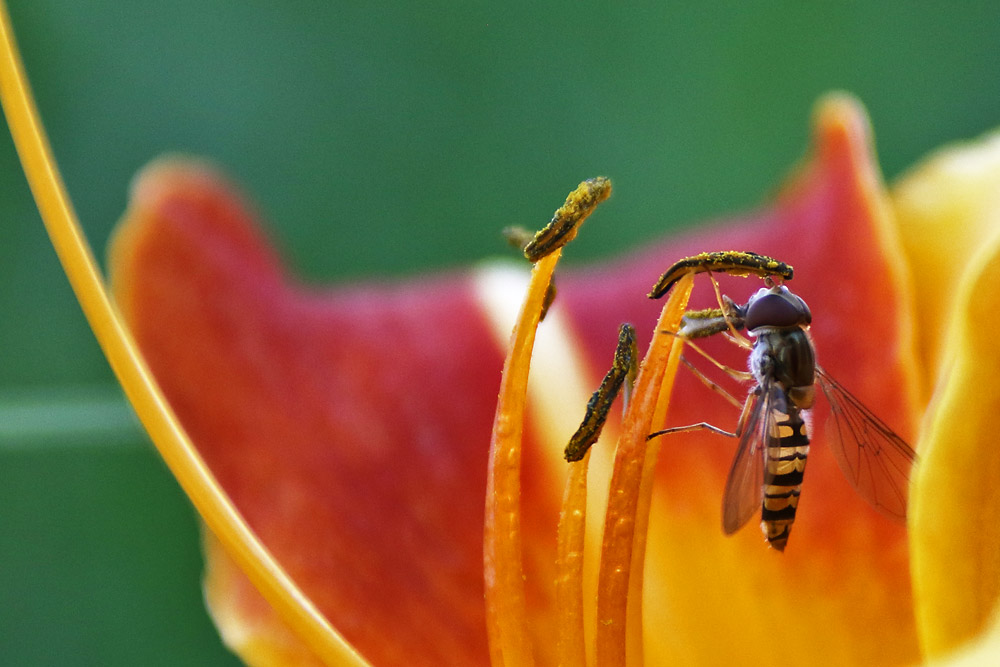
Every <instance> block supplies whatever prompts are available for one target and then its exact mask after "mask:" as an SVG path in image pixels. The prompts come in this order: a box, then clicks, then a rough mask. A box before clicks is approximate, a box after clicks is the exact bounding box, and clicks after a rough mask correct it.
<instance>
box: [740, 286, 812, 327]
mask: <svg viewBox="0 0 1000 667" xmlns="http://www.w3.org/2000/svg"><path fill="white" fill-rule="evenodd" d="M810 322H812V314H811V313H810V312H809V306H807V305H806V302H805V301H803V300H802V299H800V298H799V297H797V296H796V295H794V294H792V293H791V292H789V291H788V290H787V289H785V288H782V289H781V291H768V292H767V293H765V294H759V295H754V298H753V299H751V300H750V303H749V304H747V315H746V320H745V326H746V328H747V330H748V331H754V330H755V329H758V328H760V327H776V328H791V327H798V326H805V325H807V324H809V323H810Z"/></svg>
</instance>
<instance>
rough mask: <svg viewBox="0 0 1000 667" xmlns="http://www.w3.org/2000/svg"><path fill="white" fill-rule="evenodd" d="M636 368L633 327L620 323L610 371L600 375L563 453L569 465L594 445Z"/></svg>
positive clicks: (636, 359)
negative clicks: (619, 394) (598, 384)
mask: <svg viewBox="0 0 1000 667" xmlns="http://www.w3.org/2000/svg"><path fill="white" fill-rule="evenodd" d="M637 365H638V350H637V349H636V345H635V327H633V326H632V325H631V324H623V325H622V326H621V329H619V330H618V345H617V347H615V360H614V362H613V363H612V365H611V370H609V371H608V374H607V375H605V376H604V379H603V380H602V381H601V386H600V387H598V388H597V391H595V392H594V394H593V396H591V397H590V400H589V401H587V411H586V413H585V414H584V416H583V422H582V423H581V424H580V428H578V429H577V430H576V433H574V434H573V437H571V438H570V439H569V444H568V445H566V450H565V452H564V454H565V456H566V460H567V461H570V462H573V461H579V460H580V459H582V458H583V456H584V454H586V453H587V450H588V449H590V447H591V445H593V444H594V443H595V442H597V438H598V436H600V435H601V430H602V429H603V428H604V423H605V422H606V421H607V420H608V413H609V412H610V411H611V405H612V403H614V400H615V397H616V396H618V392H619V391H620V390H621V388H622V384H624V382H625V380H626V378H629V377H632V378H633V379H634V376H635V368H636V366H637Z"/></svg>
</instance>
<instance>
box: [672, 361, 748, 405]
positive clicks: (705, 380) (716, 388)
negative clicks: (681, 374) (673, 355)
mask: <svg viewBox="0 0 1000 667" xmlns="http://www.w3.org/2000/svg"><path fill="white" fill-rule="evenodd" d="M681 362H682V363H683V364H684V365H685V366H687V367H688V370H689V371H691V374H692V375H694V376H695V377H696V378H698V379H699V380H701V383H702V384H703V385H705V386H706V387H708V388H709V389H711V390H712V391H714V392H715V393H717V394H719V395H720V396H722V397H723V398H724V399H726V400H727V401H729V402H730V403H732V404H733V405H734V406H736V407H737V408H740V407H742V406H743V404H742V403H740V401H739V399H737V398H736V397H735V396H733V395H732V394H730V393H729V392H728V391H726V390H725V389H723V388H722V387H721V386H719V385H718V384H717V383H716V382H713V381H712V379H711V378H709V377H708V376H707V375H705V374H704V373H702V372H701V371H700V370H699V369H698V367H697V366H695V365H694V364H692V363H691V362H690V361H688V359H687V357H683V356H682V357H681ZM730 370H732V369H730Z"/></svg>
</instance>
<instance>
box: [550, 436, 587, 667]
mask: <svg viewBox="0 0 1000 667" xmlns="http://www.w3.org/2000/svg"><path fill="white" fill-rule="evenodd" d="M589 465H590V450H589V449H587V450H586V451H585V452H584V453H583V457H582V458H581V459H580V460H578V461H576V462H574V463H571V464H570V466H569V475H568V476H567V478H566V490H565V491H564V492H563V501H562V510H561V511H560V513H559V531H558V537H557V541H556V581H555V597H556V601H555V604H556V615H557V617H556V624H557V626H558V628H559V636H558V637H557V638H556V656H557V658H558V660H559V665H564V666H567V667H568V666H569V665H585V664H586V654H587V644H586V639H585V636H584V623H583V554H584V545H585V538H586V528H587V467H588V466H589Z"/></svg>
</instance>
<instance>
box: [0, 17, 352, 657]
mask: <svg viewBox="0 0 1000 667" xmlns="http://www.w3.org/2000/svg"><path fill="white" fill-rule="evenodd" d="M0 33H2V35H0V50H2V51H0V99H2V102H3V109H4V113H5V114H6V116H7V123H8V125H9V126H10V131H11V134H12V135H13V138H14V144H15V145H16V147H17V152H18V155H19V156H20V158H21V164H22V165H23V167H24V173H25V175H26V176H27V179H28V183H29V185H30V186H31V191H32V193H33V194H34V197H35V202H36V203H37V205H38V210H39V212H40V213H41V216H42V220H43V221H44V223H45V227H46V229H47V230H48V233H49V238H50V239H51V241H52V245H53V246H54V247H55V250H56V254H57V255H58V256H59V261H60V262H62V265H63V268H64V270H65V271H66V276H67V277H68V278H69V282H70V284H71V285H72V287H73V290H74V292H75V293H76V296H77V299H78V300H79V301H80V306H81V307H82V308H83V312H84V314H85V315H86V317H87V320H88V321H89V323H90V326H91V328H92V329H93V331H94V335H95V336H96V337H97V341H98V343H100V345H101V348H102V349H103V350H104V354H105V356H107V359H108V362H109V363H110V365H111V368H112V370H114V372H115V375H116V376H117V377H118V381H119V382H120V383H121V385H122V388H123V389H124V390H125V394H126V396H128V399H129V401H131V403H132V406H133V407H134V408H135V411H136V413H137V414H138V415H139V418H140V419H141V420H142V423H143V426H145V428H146V431H147V432H148V433H149V435H150V438H151V439H152V440H153V443H154V444H155V445H156V448H157V449H158V450H159V452H160V455H161V456H162V457H163V459H164V461H166V463H167V465H168V466H169V467H170V470H171V471H172V472H173V474H174V476H175V477H176V478H177V480H178V482H179V483H180V485H181V487H182V488H183V489H184V491H185V492H186V493H187V495H188V497H189V498H191V501H192V503H194V506H195V507H196V508H197V510H198V512H199V513H200V514H201V516H202V518H203V519H204V520H205V523H206V524H208V527H209V528H210V529H211V530H212V532H213V533H215V535H216V536H217V537H218V538H219V540H220V542H221V543H222V544H223V545H224V547H225V548H226V550H227V551H228V553H229V554H230V555H231V556H232V558H233V560H234V561H235V562H236V563H237V564H238V565H239V566H240V568H242V569H243V571H244V572H246V574H247V576H248V577H249V578H250V580H251V581H252V582H253V584H254V585H255V586H256V587H257V588H258V589H259V590H260V591H261V593H262V594H263V595H264V597H265V598H266V599H267V601H268V602H269V603H270V604H271V605H272V607H274V609H275V610H276V611H277V612H278V614H279V615H280V616H281V618H282V619H283V620H284V621H285V623H287V624H288V626H289V627H290V628H291V629H292V630H293V631H294V632H295V633H296V634H297V635H298V636H299V638H300V639H302V641H303V642H305V643H306V645H308V646H309V648H310V649H311V650H312V651H313V652H314V653H315V654H316V656H317V657H319V658H320V659H321V660H323V661H324V662H325V663H327V664H330V665H365V664H367V663H366V662H365V660H364V659H363V658H362V657H361V656H360V655H359V654H358V653H357V651H355V650H354V648H353V647H351V646H350V645H349V644H348V643H347V642H346V641H345V640H344V638H343V637H341V636H340V634H338V633H337V631H336V630H334V629H333V627H332V626H331V625H330V624H329V623H328V622H327V620H326V619H325V618H324V617H323V615H322V614H320V612H319V610H317V609H316V608H315V607H314V606H313V605H312V603H311V602H310V601H309V600H308V598H306V596H305V595H304V594H303V593H302V591H300V590H299V589H298V588H297V587H296V586H295V584H294V583H293V582H292V580H291V579H290V578H289V577H288V575H287V574H286V573H285V572H284V570H283V569H282V568H281V566H280V565H278V563H277V562H276V561H275V560H274V558H273V557H272V556H271V554H270V552H269V551H268V550H267V549H266V548H265V547H264V545H263V544H262V543H261V542H260V540H258V539H257V537H256V535H254V533H253V532H252V531H251V529H250V527H249V526H248V525H247V524H246V522H245V521H244V520H243V517H242V516H240V513H239V512H238V511H237V509H236V508H235V507H234V506H233V504H232V502H231V501H230V499H229V498H228V496H226V495H225V494H224V493H223V492H222V490H221V489H220V488H219V485H218V483H217V482H216V480H215V478H214V477H213V475H212V473H211V472H210V471H209V470H208V468H207V467H206V466H205V462H204V461H203V460H202V459H201V457H200V456H199V455H198V452H197V451H196V450H195V448H194V446H193V445H192V444H191V441H190V440H189V439H188V437H187V435H186V434H185V433H184V430H183V429H182V428H181V426H180V424H179V423H178V422H177V419H176V418H175V417H174V415H173V412H172V411H171V409H170V406H169V405H168V404H167V402H166V400H165V399H164V398H163V395H162V394H161V392H160V390H159V388H158V387H157V385H156V381H155V380H154V379H153V377H152V375H151V374H150V372H149V370H148V368H147V367H146V364H145V362H144V361H143V358H142V355H141V354H140V353H139V351H138V349H137V347H136V345H135V343H134V341H133V340H132V337H131V335H130V334H129V332H128V330H127V329H126V328H125V326H124V325H123V324H122V322H121V320H120V319H119V317H118V314H117V312H116V311H115V309H114V307H113V306H112V304H111V301H110V299H109V297H108V295H107V291H106V289H105V283H104V280H103V278H102V277H101V275H100V273H99V271H98V269H97V266H96V264H95V262H94V258H93V253H92V252H91V250H90V247H89V246H88V244H87V241H86V239H85V237H84V235H83V231H82V230H81V228H80V225H79V222H78V221H77V219H76V214H75V213H74V211H73V208H72V205H71V203H70V200H69V197H68V195H67V194H66V191H65V188H64V186H63V184H62V179H61V177H60V176H59V172H58V170H57V168H56V164H55V160H54V159H53V157H52V152H51V149H50V148H49V144H48V139H47V138H46V136H45V132H44V129H43V127H42V124H41V121H40V120H39V118H38V113H37V110H36V108H35V103H34V100H33V98H32V96H31V93H30V90H29V88H28V83H27V79H26V77H25V75H24V68H23V65H22V64H21V58H20V54H19V53H18V50H17V46H16V44H15V41H14V34H13V31H12V29H11V24H10V18H9V16H8V13H7V7H6V5H5V4H4V3H3V0H0Z"/></svg>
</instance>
